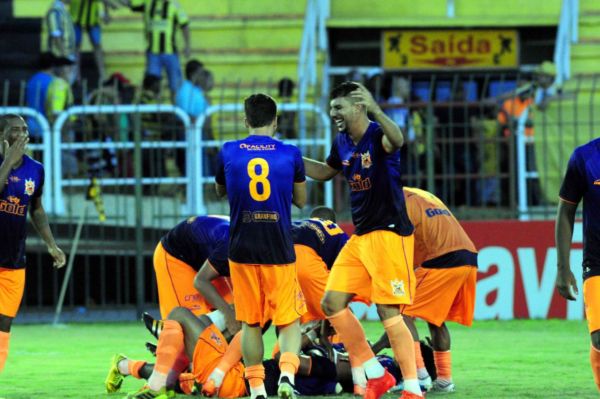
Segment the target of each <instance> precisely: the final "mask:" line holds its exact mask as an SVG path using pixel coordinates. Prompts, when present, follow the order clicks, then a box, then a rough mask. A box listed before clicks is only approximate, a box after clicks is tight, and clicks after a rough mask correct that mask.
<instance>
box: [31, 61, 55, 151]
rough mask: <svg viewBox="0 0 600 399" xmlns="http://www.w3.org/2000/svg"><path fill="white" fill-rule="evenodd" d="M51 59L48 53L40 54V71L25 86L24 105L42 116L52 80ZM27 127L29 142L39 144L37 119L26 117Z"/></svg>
mask: <svg viewBox="0 0 600 399" xmlns="http://www.w3.org/2000/svg"><path fill="white" fill-rule="evenodd" d="M53 58H54V57H53V56H52V54H51V53H49V52H46V53H42V54H41V56H40V71H39V72H37V73H35V74H34V75H33V76H32V77H31V78H29V80H28V81H27V85H26V86H25V105H27V106H28V107H29V108H33V109H35V110H36V111H38V112H39V113H40V114H42V115H46V99H47V94H48V87H49V86H50V83H51V82H52V79H53V78H54V74H53V72H52V63H53ZM27 125H28V126H29V138H30V140H31V142H33V143H39V142H41V141H42V127H41V126H40V124H39V123H38V121H37V119H35V118H32V117H29V116H28V117H27Z"/></svg>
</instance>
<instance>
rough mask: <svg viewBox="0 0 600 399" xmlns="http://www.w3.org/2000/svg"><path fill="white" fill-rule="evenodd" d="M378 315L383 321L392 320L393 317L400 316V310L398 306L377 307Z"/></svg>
mask: <svg viewBox="0 0 600 399" xmlns="http://www.w3.org/2000/svg"><path fill="white" fill-rule="evenodd" d="M377 314H378V315H379V318H380V319H381V320H387V319H391V318H392V317H395V316H398V315H399V314H401V313H400V308H399V307H398V305H379V304H378V305H377Z"/></svg>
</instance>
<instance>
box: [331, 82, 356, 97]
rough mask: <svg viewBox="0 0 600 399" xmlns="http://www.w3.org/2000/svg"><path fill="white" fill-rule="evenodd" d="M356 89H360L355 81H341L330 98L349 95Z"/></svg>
mask: <svg viewBox="0 0 600 399" xmlns="http://www.w3.org/2000/svg"><path fill="white" fill-rule="evenodd" d="M354 90H358V85H357V84H356V83H354V82H350V81H346V82H343V83H340V84H339V85H337V86H336V87H334V88H333V90H331V96H330V98H331V99H332V100H333V99H334V98H338V97H347V96H348V94H350V93H352V92H353V91H354Z"/></svg>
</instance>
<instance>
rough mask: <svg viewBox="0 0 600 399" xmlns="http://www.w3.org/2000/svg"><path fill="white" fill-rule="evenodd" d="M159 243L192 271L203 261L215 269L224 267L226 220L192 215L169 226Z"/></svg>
mask: <svg viewBox="0 0 600 399" xmlns="http://www.w3.org/2000/svg"><path fill="white" fill-rule="evenodd" d="M160 242H161V243H162V245H163V247H164V248H165V251H167V252H168V253H169V254H171V255H172V256H174V257H175V258H177V259H179V260H181V261H183V262H185V263H187V264H188V265H190V266H191V267H193V268H194V270H196V271H198V270H199V269H200V268H201V267H202V265H203V264H204V262H205V261H206V260H207V259H208V261H209V262H210V264H211V265H213V267H214V268H215V269H220V268H223V267H227V262H228V261H227V245H228V243H229V220H227V219H225V218H222V217H218V216H194V217H191V218H189V219H187V220H184V221H183V222H181V223H179V224H178V225H177V226H175V227H173V228H172V229H171V230H170V231H169V232H168V233H167V234H165V236H164V237H163V238H162V239H161V240H160Z"/></svg>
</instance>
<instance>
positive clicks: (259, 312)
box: [229, 260, 306, 326]
mask: <svg viewBox="0 0 600 399" xmlns="http://www.w3.org/2000/svg"><path fill="white" fill-rule="evenodd" d="M229 269H230V271H231V282H232V283H233V302H234V304H235V315H236V319H238V320H239V321H243V322H244V323H246V324H250V325H253V324H260V325H261V326H263V325H264V324H265V323H266V322H267V321H269V320H272V321H273V324H274V325H276V326H285V325H287V324H290V323H292V322H293V321H295V320H297V319H299V318H300V317H301V316H302V315H303V314H304V313H306V303H305V301H304V295H303V294H302V290H301V289H300V285H299V284H298V278H297V276H296V264H295V263H290V264H288V265H249V264H243V263H236V262H233V261H232V260H229Z"/></svg>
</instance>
